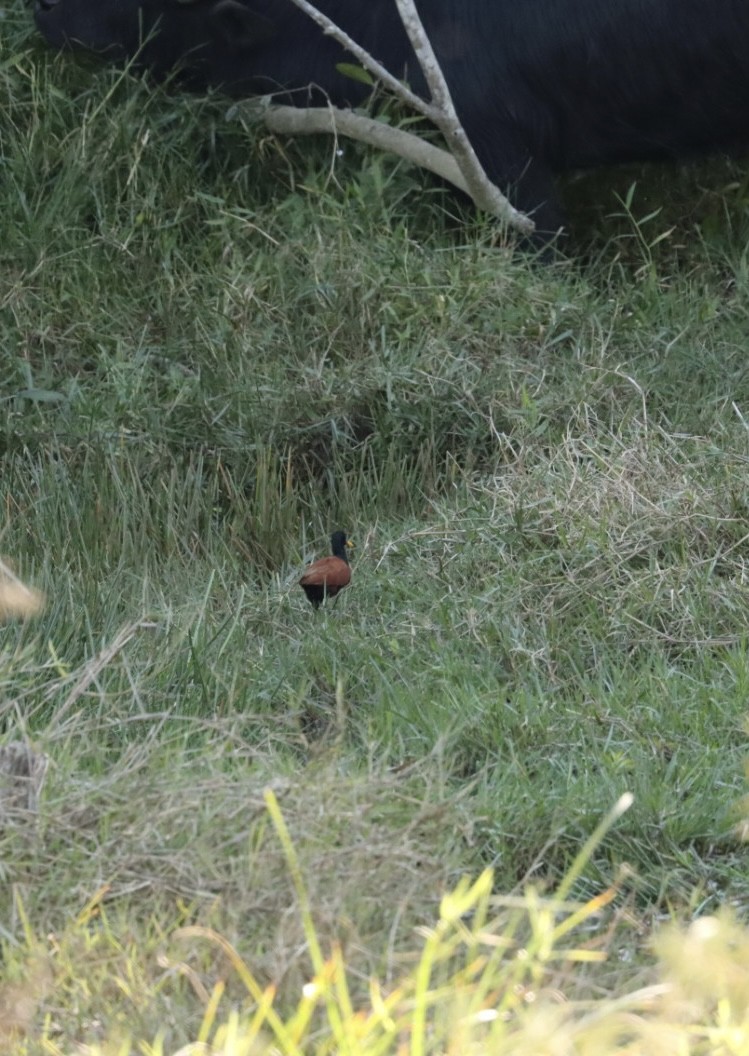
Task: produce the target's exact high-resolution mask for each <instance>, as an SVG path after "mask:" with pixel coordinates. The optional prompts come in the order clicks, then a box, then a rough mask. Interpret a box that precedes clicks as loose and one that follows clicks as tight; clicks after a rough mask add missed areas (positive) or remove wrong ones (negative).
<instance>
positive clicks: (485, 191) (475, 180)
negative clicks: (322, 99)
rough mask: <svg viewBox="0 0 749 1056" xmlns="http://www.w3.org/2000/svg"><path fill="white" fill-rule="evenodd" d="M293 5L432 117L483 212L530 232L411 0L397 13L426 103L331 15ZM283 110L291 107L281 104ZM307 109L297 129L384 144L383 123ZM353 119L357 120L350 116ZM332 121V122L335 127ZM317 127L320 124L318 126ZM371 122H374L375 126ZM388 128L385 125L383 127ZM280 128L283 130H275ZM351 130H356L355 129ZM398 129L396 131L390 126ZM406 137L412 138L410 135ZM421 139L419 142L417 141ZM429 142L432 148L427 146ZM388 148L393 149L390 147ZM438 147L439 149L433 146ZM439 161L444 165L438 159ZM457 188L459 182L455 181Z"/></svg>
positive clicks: (403, 0) (300, 0) (409, 150)
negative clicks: (491, 167)
mask: <svg viewBox="0 0 749 1056" xmlns="http://www.w3.org/2000/svg"><path fill="white" fill-rule="evenodd" d="M292 3H294V4H296V6H297V7H298V8H300V10H302V11H304V13H305V14H307V15H308V16H309V17H310V18H312V19H313V20H314V21H315V22H316V23H317V24H318V26H320V27H321V29H322V30H323V32H324V33H325V34H326V35H328V36H331V37H333V39H334V40H336V41H338V43H339V44H341V46H342V47H344V48H345V49H346V50H347V51H350V52H351V53H352V54H353V55H354V56H355V58H357V59H358V60H359V62H360V63H361V64H362V66H364V68H365V69H366V70H368V71H369V72H370V73H371V74H372V75H373V76H374V77H376V78H377V79H378V80H380V81H381V82H382V83H383V84H384V85H385V86H386V87H387V88H388V89H389V90H390V91H392V92H393V93H394V94H395V95H396V96H397V97H398V98H399V99H400V100H402V101H403V102H405V103H406V104H407V105H408V106H411V107H413V108H414V109H416V110H418V111H419V113H421V114H423V115H424V116H425V117H427V118H428V119H429V120H430V121H432V122H433V123H434V124H435V125H437V127H438V128H439V130H440V132H441V133H442V135H443V136H444V137H445V140H446V142H447V144H448V146H449V147H450V154H451V155H452V157H453V158H454V160H455V164H456V166H457V168H458V170H459V171H460V174H461V176H462V178H463V183H464V185H465V186H464V187H461V189H463V190H466V191H467V193H468V194H470V196H471V198H472V199H473V201H474V202H475V203H476V206H477V207H478V208H479V209H483V210H484V211H485V212H488V213H491V214H492V215H493V216H496V217H498V218H499V219H500V220H503V221H505V222H506V223H507V224H509V225H510V226H511V227H514V228H516V229H517V230H518V231H521V232H523V233H524V234H532V232H533V231H534V230H535V225H534V223H533V221H532V220H531V219H530V218H529V217H528V216H526V215H525V214H524V213H521V212H519V211H518V210H517V209H515V207H514V206H513V205H512V204H511V203H510V202H509V201H508V199H507V198H506V196H505V195H504V194H502V192H501V191H500V190H499V188H498V187H496V186H495V185H494V184H493V183H492V182H491V180H490V179H489V177H488V176H487V175H486V173H485V172H484V169H483V167H482V165H481V163H480V161H479V159H478V158H477V156H476V152H475V151H474V149H473V147H472V146H471V142H470V140H469V138H468V136H467V135H466V132H465V130H464V129H463V126H462V125H461V123H460V121H459V120H458V115H457V113H456V111H455V107H454V105H453V102H452V97H451V95H450V90H449V88H448V86H447V82H446V80H445V78H444V76H443V74H442V71H441V69H440V67H439V63H438V62H437V57H436V55H435V54H434V51H433V49H432V46H431V44H430V42H429V38H428V37H427V35H426V31H425V29H424V26H423V24H422V22H421V19H420V18H419V15H418V12H417V11H416V7H415V5H414V2H413V0H395V3H396V4H397V6H398V12H399V14H400V17H401V21H402V22H403V25H404V27H405V29H406V33H407V34H408V37H409V40H410V41H411V44H412V46H413V49H414V52H415V54H416V58H417V60H418V62H419V65H420V66H421V68H422V71H423V73H424V77H425V79H426V82H427V85H428V87H429V93H430V96H431V101H430V102H426V101H425V100H424V99H421V98H420V97H419V96H418V95H416V94H415V93H414V92H412V91H411V90H410V89H409V88H406V87H405V85H403V84H401V82H400V81H398V80H397V78H395V77H393V75H392V74H391V73H390V72H389V71H388V70H386V69H385V68H384V67H383V66H382V65H381V64H380V63H379V62H377V60H376V59H374V58H373V57H372V56H371V55H370V54H369V53H368V52H367V51H365V50H364V49H363V48H362V47H361V46H360V45H359V44H357V43H356V41H354V40H352V39H351V37H349V36H348V34H347V33H344V32H343V30H342V29H340V27H339V26H337V25H336V24H335V23H334V22H333V21H332V20H331V19H329V18H328V17H327V16H326V15H323V14H322V12H320V11H318V10H317V8H316V7H314V5H313V4H311V3H310V2H309V0H292ZM273 109H274V108H273V107H271V108H270V109H269V110H268V111H267V113H266V117H265V120H266V124H267V125H268V127H269V128H272V127H273V126H272V124H271V122H272V121H273V120H274V118H273V116H272V115H273ZM282 109H283V110H287V109H290V108H288V107H283V108H282ZM306 113H308V114H309V113H312V114H316V115H317V116H313V117H311V118H304V117H301V118H299V119H298V122H294V124H295V126H296V128H295V131H296V132H297V133H304V132H313V131H327V132H330V131H334V132H335V131H340V132H342V133H343V134H344V135H353V138H356V139H360V140H363V141H364V142H366V143H372V144H373V145H374V146H380V145H381V144H382V142H383V138H384V137H383V136H382V133H381V132H380V131H379V129H378V128H377V126H379V124H380V123H379V122H371V124H370V125H368V126H365V125H364V124H362V123H361V122H367V121H369V119H367V118H359V116H358V115H354V114H353V113H351V117H350V118H347V119H346V122H345V124H346V126H347V127H344V124H343V123H341V124H339V121H340V116H341V115H342V114H344V113H349V112H347V111H341V110H337V109H331V110H320V109H316V110H308V111H306ZM320 113H326V114H332V115H334V117H329V118H327V121H326V127H324V128H320V127H319V126H320V122H321V121H322V119H321V117H320V116H319V115H320ZM352 119H353V120H352ZM280 120H281V123H282V124H283V123H284V122H285V121H287V120H289V119H288V118H285V117H282V118H281V119H280ZM331 122H334V124H333V126H332V127H331ZM315 126H317V127H315ZM372 126H375V128H373V127H372ZM384 127H387V126H384ZM276 130H277V131H278V130H279V129H278V128H276ZM352 130H355V132H354V131H352ZM390 131H394V130H392V129H391V130H390ZM369 133H372V134H373V135H374V136H375V137H376V140H377V141H375V139H371V138H368V135H369ZM404 135H406V136H409V134H408V133H404ZM409 138H410V140H412V141H415V140H416V137H415V136H409ZM419 142H421V141H419ZM400 144H401V146H402V148H403V149H398V150H396V151H395V153H397V154H399V155H400V156H401V157H405V158H407V159H408V160H409V161H413V162H414V163H415V164H417V165H418V164H424V163H423V162H420V161H418V160H417V157H416V156H415V155H419V156H423V155H421V151H420V149H419V150H417V149H416V148H415V147H413V146H412V145H409V143H408V142H407V141H406V140H401V141H400ZM426 146H431V145H430V144H426ZM386 149H392V148H391V147H389V146H388V147H386ZM431 149H436V148H431ZM404 150H405V152H404ZM440 164H442V163H441V162H440ZM424 167H425V168H429V169H430V170H431V171H436V170H435V169H433V168H432V166H431V165H429V164H425V165H424ZM439 175H444V176H445V179H448V180H449V181H450V182H451V183H455V180H454V179H453V178H452V177H451V176H449V175H445V174H444V173H442V172H440V173H439ZM456 186H460V185H459V184H456Z"/></svg>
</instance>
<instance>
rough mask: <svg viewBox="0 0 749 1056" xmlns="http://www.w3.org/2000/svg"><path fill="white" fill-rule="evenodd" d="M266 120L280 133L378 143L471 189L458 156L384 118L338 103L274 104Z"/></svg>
mask: <svg viewBox="0 0 749 1056" xmlns="http://www.w3.org/2000/svg"><path fill="white" fill-rule="evenodd" d="M264 118H265V124H266V125H267V127H268V128H269V129H270V130H271V132H277V133H278V134H279V135H285V136H288V135H291V136H294V135H302V136H303V135H308V134H311V133H319V132H332V133H333V134H334V135H335V134H336V133H338V132H340V133H341V134H342V135H344V136H346V137H347V138H349V139H358V140H360V141H361V142H362V143H367V144H369V145H370V146H373V147H377V149H378V150H385V151H388V152H389V153H390V154H397V155H398V156H399V157H401V158H405V159H406V160H407V161H411V162H413V163H414V164H416V165H418V166H420V167H421V168H423V169H429V171H430V172H433V173H435V175H437V176H439V177H441V178H442V179H443V180H447V181H448V182H449V183H452V184H453V185H454V186H455V187H457V188H458V190H461V191H463V192H464V194H469V195H470V193H471V191H470V189H469V187H468V183H467V181H466V179H465V178H464V176H463V174H462V172H461V171H460V167H459V165H458V163H457V161H456V160H455V158H454V157H453V156H452V154H450V153H449V152H448V151H446V150H442V148H441V147H435V146H434V144H433V143H427V142H426V141H425V140H423V139H419V137H418V136H415V135H414V134H413V133H412V132H405V131H404V130H403V129H402V128H393V126H392V125H386V124H385V123H384V122H383V121H375V120H374V119H373V118H371V117H364V116H363V115H362V114H355V113H354V112H353V111H352V110H341V109H340V108H339V107H336V106H329V107H322V106H316V107H308V108H306V109H304V110H302V109H301V108H300V107H298V106H271V107H269V108H268V109H267V110H266V112H265V115H264Z"/></svg>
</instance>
